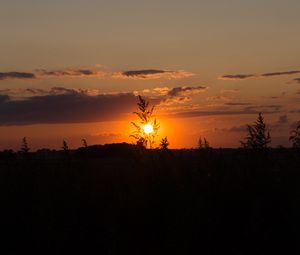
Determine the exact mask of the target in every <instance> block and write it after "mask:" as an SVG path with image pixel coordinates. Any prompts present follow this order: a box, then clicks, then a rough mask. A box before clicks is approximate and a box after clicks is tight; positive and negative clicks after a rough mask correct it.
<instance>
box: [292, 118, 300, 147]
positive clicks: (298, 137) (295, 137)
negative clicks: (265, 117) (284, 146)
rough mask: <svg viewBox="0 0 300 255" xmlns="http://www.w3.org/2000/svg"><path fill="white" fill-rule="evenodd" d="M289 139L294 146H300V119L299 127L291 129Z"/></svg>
mask: <svg viewBox="0 0 300 255" xmlns="http://www.w3.org/2000/svg"><path fill="white" fill-rule="evenodd" d="M289 140H290V141H291V142H292V144H293V147H294V148H300V121H299V122H298V123H297V127H296V128H295V129H294V130H292V131H291V136H290V138H289Z"/></svg>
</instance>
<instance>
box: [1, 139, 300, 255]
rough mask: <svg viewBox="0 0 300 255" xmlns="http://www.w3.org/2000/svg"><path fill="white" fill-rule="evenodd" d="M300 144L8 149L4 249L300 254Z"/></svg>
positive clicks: (4, 168) (4, 173) (3, 203)
mask: <svg viewBox="0 0 300 255" xmlns="http://www.w3.org/2000/svg"><path fill="white" fill-rule="evenodd" d="M299 166H300V151H297V150H292V149H276V150H275V149H274V150H270V151H265V152H259V151H257V152H255V151H243V150H238V149H237V150H229V149H228V150H226V149H220V150H201V151H200V150H171V151H158V150H156V151H155V150H153V151H150V150H148V151H142V150H139V149H137V148H135V147H134V146H131V145H126V144H120V145H109V146H98V147H97V146H95V147H88V148H85V149H84V148H81V149H79V150H77V151H71V152H69V153H67V152H50V151H41V152H39V153H30V154H25V155H22V154H12V153H9V152H6V153H4V152H3V153H1V154H0V168H1V171H0V181H1V185H0V187H1V192H0V196H1V208H0V209H1V210H0V214H1V217H0V221H1V227H0V231H1V236H2V237H1V239H0V240H1V246H0V250H1V254H23V253H26V254H27V253H28V254H79V253H80V254H141V255H142V254H233V255H235V254H275V253H276V254H300V219H299V218H300V185H299V184H300V167H299Z"/></svg>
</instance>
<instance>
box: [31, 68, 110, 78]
mask: <svg viewBox="0 0 300 255" xmlns="http://www.w3.org/2000/svg"><path fill="white" fill-rule="evenodd" d="M36 71H37V73H38V74H39V75H40V76H42V77H43V76H47V77H58V78H59V77H103V76H104V75H105V73H104V72H100V71H96V70H92V69H64V70H55V71H47V70H45V69H38V70H36Z"/></svg>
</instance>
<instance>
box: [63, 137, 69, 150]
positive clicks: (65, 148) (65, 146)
mask: <svg viewBox="0 0 300 255" xmlns="http://www.w3.org/2000/svg"><path fill="white" fill-rule="evenodd" d="M61 148H62V149H63V151H64V152H69V146H68V143H67V142H66V141H65V140H63V146H62V147H61Z"/></svg>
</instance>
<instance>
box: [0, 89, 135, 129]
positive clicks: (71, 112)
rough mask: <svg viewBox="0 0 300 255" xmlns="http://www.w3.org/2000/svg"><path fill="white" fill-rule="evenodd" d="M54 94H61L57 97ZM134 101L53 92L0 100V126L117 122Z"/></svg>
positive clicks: (125, 96) (115, 96)
mask: <svg viewBox="0 0 300 255" xmlns="http://www.w3.org/2000/svg"><path fill="white" fill-rule="evenodd" d="M57 91H60V93H58V94H57ZM136 102H137V99H136V97H135V96H134V95H133V94H132V93H120V94H111V95H104V94H101V95H97V96H90V95H87V94H85V93H83V92H80V91H77V90H71V89H64V88H61V89H59V88H55V89H53V90H52V92H50V93H49V94H47V95H42V96H40V95H34V96H31V97H27V98H23V99H22V100H14V99H11V98H9V97H8V96H5V95H2V96H0V103H1V107H0V116H1V118H0V125H28V124H46V123H80V122H98V121H99V122H100V121H108V120H117V119H119V118H121V117H122V116H123V115H124V114H128V113H131V112H132V111H133V110H134V109H135V107H136Z"/></svg>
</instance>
